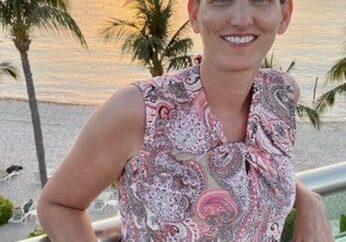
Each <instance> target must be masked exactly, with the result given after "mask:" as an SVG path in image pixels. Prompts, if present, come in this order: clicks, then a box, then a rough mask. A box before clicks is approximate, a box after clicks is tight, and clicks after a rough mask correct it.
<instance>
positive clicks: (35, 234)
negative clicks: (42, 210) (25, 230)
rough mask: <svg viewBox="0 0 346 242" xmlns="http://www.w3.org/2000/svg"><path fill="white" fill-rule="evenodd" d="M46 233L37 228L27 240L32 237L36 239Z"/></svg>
mask: <svg viewBox="0 0 346 242" xmlns="http://www.w3.org/2000/svg"><path fill="white" fill-rule="evenodd" d="M45 233H46V232H44V230H43V228H41V227H38V228H36V229H35V230H34V231H32V232H31V233H30V234H29V236H28V238H32V237H36V236H40V235H44V234H45Z"/></svg>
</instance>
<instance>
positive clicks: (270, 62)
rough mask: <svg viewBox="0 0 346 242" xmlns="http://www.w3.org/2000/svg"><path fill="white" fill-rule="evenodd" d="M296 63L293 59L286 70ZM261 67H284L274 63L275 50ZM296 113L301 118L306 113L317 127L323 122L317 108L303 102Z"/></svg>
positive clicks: (290, 69)
mask: <svg viewBox="0 0 346 242" xmlns="http://www.w3.org/2000/svg"><path fill="white" fill-rule="evenodd" d="M295 64H296V63H295V61H292V62H291V63H290V65H289V66H288V68H287V69H286V70H285V72H287V73H289V72H290V71H292V70H293V68H294V66H295ZM261 68H274V69H282V68H281V67H277V66H276V65H275V63H274V52H272V54H271V55H270V57H267V56H266V57H265V58H264V61H263V63H262V65H261ZM296 113H297V115H298V117H300V118H303V117H304V116H305V115H307V116H308V118H309V120H310V122H311V124H312V125H313V126H314V127H315V128H317V129H319V128H320V124H321V120H320V115H319V113H318V112H317V111H316V109H314V108H311V107H309V106H306V105H303V104H297V106H296Z"/></svg>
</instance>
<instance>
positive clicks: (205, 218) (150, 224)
mask: <svg viewBox="0 0 346 242" xmlns="http://www.w3.org/2000/svg"><path fill="white" fill-rule="evenodd" d="M136 86H138V88H139V89H140V90H141V92H142V94H143V99H144V103H145V108H146V127H145V137H144V148H143V150H142V151H141V152H140V153H139V154H138V155H137V156H136V157H134V158H133V159H131V160H129V161H128V163H127V165H126V167H125V170H124V173H123V175H122V177H121V178H120V183H119V187H120V211H121V215H122V221H123V241H126V242H127V241H136V242H137V241H140V242H141V241H143V242H147V241H148V242H150V241H155V242H156V241H159V242H161V241H162V242H164V241H181V242H183V241H184V242H190V241H191V242H192V241H194V242H206V241H220V242H226V241H279V240H280V236H281V232H282V228H283V224H284V220H285V218H286V216H287V215H288V213H289V211H290V210H291V208H292V206H293V203H294V199H295V177H294V173H293V168H292V164H291V160H292V146H293V143H294V139H295V120H294V97H293V87H292V81H291V79H290V77H288V76H287V75H286V74H285V73H281V72H277V71H273V70H261V71H260V72H259V73H258V75H257V76H256V79H255V82H254V85H253V88H252V101H251V107H250V113H249V118H248V123H247V134H246V140H245V142H238V143H231V142H227V139H226V137H225V135H224V133H223V129H222V125H221V123H220V122H219V120H217V118H216V116H215V115H214V114H213V112H212V111H211V109H210V108H209V106H208V103H207V100H206V97H205V93H204V91H203V86H202V83H201V79H200V75H199V65H195V66H193V67H191V68H188V69H186V70H184V71H182V72H180V73H178V74H176V75H172V76H164V77H159V78H155V79H152V80H149V81H142V82H139V83H137V84H136Z"/></svg>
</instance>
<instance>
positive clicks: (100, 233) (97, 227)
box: [20, 162, 346, 242]
mask: <svg viewBox="0 0 346 242" xmlns="http://www.w3.org/2000/svg"><path fill="white" fill-rule="evenodd" d="M297 178H298V179H300V180H301V181H302V182H303V183H304V184H305V185H306V186H308V187H309V188H310V189H311V190H312V191H314V192H317V193H319V194H320V195H321V196H327V195H331V194H335V193H339V192H345V191H346V162H342V163H338V164H335V165H331V166H325V167H321V168H317V169H312V170H308V171H304V172H299V173H298V174H297ZM345 212H346V211H345ZM120 223H121V222H120V217H119V216H116V217H113V218H109V219H104V220H100V221H96V222H93V228H94V231H95V234H96V236H97V237H98V238H99V241H102V242H107V241H113V242H116V241H119V240H117V239H116V237H115V236H114V232H115V229H114V228H116V227H118V226H119V225H120ZM345 235H346V234H345ZM343 238H345V237H344V236H342V238H341V239H340V238H337V241H340V242H341V241H346V239H343ZM20 242H50V240H49V238H48V237H47V236H38V237H34V238H31V239H26V240H22V241H20Z"/></svg>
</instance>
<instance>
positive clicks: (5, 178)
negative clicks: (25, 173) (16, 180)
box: [1, 171, 20, 182]
mask: <svg viewBox="0 0 346 242" xmlns="http://www.w3.org/2000/svg"><path fill="white" fill-rule="evenodd" d="M19 174H20V172H18V171H14V172H11V173H10V174H7V175H6V176H4V177H2V178H1V179H2V180H3V181H9V182H10V181H11V180H12V178H13V177H15V176H18V175H19ZM1 175H4V174H1Z"/></svg>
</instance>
